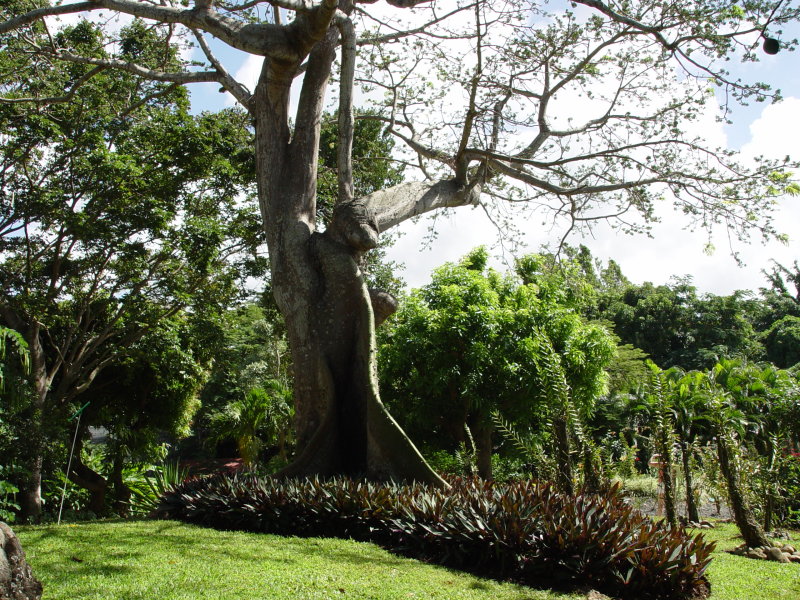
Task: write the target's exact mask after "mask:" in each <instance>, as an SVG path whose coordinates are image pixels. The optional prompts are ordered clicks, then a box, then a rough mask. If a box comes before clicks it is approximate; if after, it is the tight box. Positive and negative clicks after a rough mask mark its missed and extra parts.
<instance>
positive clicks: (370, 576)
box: [16, 521, 800, 600]
mask: <svg viewBox="0 0 800 600" xmlns="http://www.w3.org/2000/svg"><path fill="white" fill-rule="evenodd" d="M16 531H17V533H18V535H19V537H20V539H21V540H22V543H23V547H24V548H25V550H26V552H27V554H28V558H29V560H30V562H31V565H32V566H33V569H34V572H35V574H36V576H37V577H38V578H39V579H40V580H41V581H42V583H43V584H44V588H45V594H44V599H43V600H79V599H81V600H82V599H91V600H189V599H191V600H235V599H241V600H261V599H267V598H270V599H278V598H280V599H283V598H286V599H295V598H296V599H298V600H304V599H328V598H342V599H348V600H349V599H357V598H365V599H366V598H374V599H376V600H390V599H400V598H402V599H408V598H420V599H423V598H434V599H435V598H441V599H442V600H445V599H448V600H450V599H484V600H488V599H492V600H494V599H497V600H523V599H524V600H545V599H553V600H555V599H558V600H578V599H581V598H584V595H583V594H564V593H556V592H550V591H541V590H532V589H530V588H525V587H521V586H517V585H511V584H507V583H498V582H494V581H489V580H485V579H480V578H478V577H473V576H471V575H467V574H464V573H459V572H457V571H452V570H448V569H444V568H440V567H434V566H431V565H425V564H422V563H420V562H418V561H415V560H411V559H406V558H399V557H397V556H393V555H392V554H390V553H388V552H386V551H385V550H382V549H380V548H378V547H376V546H374V545H372V544H365V543H360V542H353V541H347V540H338V539H300V538H282V537H277V536H272V535H259V534H252V533H240V532H221V531H215V530H212V529H204V528H200V527H195V526H192V525H185V524H182V523H176V522H173V521H101V522H91V523H81V524H77V525H61V526H55V525H49V526H38V527H17V528H16ZM706 535H707V537H708V538H709V539H712V540H716V541H717V543H718V552H717V553H716V556H715V559H714V561H713V562H712V564H711V566H710V567H709V579H710V580H711V589H712V596H711V597H712V600H762V599H768V600H798V599H799V598H800V564H788V565H784V564H778V563H773V562H766V561H754V560H750V559H746V558H742V557H738V556H733V555H731V554H728V553H726V552H722V550H726V549H730V548H733V547H734V546H736V545H738V544H739V543H741V540H740V539H738V538H737V537H736V529H735V527H734V526H733V525H729V524H728V525H719V526H718V527H717V528H716V529H712V530H709V531H708V532H706ZM791 543H793V544H800V533H798V534H795V536H794V538H793V540H792V542H791Z"/></svg>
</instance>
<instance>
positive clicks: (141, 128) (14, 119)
mask: <svg viewBox="0 0 800 600" xmlns="http://www.w3.org/2000/svg"><path fill="white" fill-rule="evenodd" d="M120 34H121V36H122V41H123V50H122V53H123V56H125V57H126V58H127V59H128V60H141V61H148V62H157V63H159V64H161V63H166V64H169V63H170V62H174V56H172V55H170V56H166V57H165V56H161V55H160V54H158V52H157V51H160V50H161V48H160V46H157V45H154V44H153V37H152V35H151V34H150V33H148V32H147V31H146V30H145V29H144V28H143V26H142V25H141V24H140V23H133V24H131V25H130V26H128V27H125V28H123V29H122V30H121V32H120ZM32 35H33V36H36V37H32V38H30V41H31V43H34V42H36V41H38V42H42V41H44V40H47V39H52V40H53V43H54V44H59V45H64V46H71V47H76V48H79V49H80V51H81V52H83V53H85V54H86V55H89V56H94V57H102V56H105V51H104V49H103V35H102V32H101V31H100V30H99V28H97V27H95V26H93V25H91V24H90V23H88V22H85V21H84V22H81V23H78V24H76V25H75V26H72V27H69V28H66V29H64V30H62V31H60V32H58V34H57V35H53V36H52V38H49V37H48V36H47V35H46V34H45V32H43V31H42V30H41V28H40V29H39V30H37V31H35V32H34V33H32ZM12 46H13V42H11V43H10V44H9V46H6V47H5V52H3V53H2V55H0V64H2V65H3V67H4V68H9V69H11V70H12V72H13V71H14V69H16V68H18V67H19V65H18V64H15V62H14V61H15V59H16V58H18V57H17V56H16V55H15V54H14V53H13V51H12ZM154 52H155V53H156V56H154ZM29 62H30V61H29ZM34 63H35V61H33V63H31V64H32V66H34V67H36V68H41V67H42V65H41V64H39V65H36V64H34ZM81 80H83V83H82V84H81V85H79V86H78V87H76V88H75V89H74V93H72V95H71V96H70V94H69V93H68V94H67V95H68V96H69V97H70V101H63V102H57V101H53V102H52V103H51V104H50V105H48V103H45V105H43V106H41V107H37V109H36V110H26V107H25V105H24V104H20V103H13V102H5V103H2V104H0V127H2V129H3V132H4V135H3V137H2V139H0V185H1V186H2V188H1V189H2V191H1V192H0V196H1V197H2V210H0V253H1V254H0V322H2V323H3V324H4V325H6V326H10V327H13V328H14V329H16V330H17V331H19V332H20V333H21V334H22V335H23V336H24V338H25V340H26V342H27V344H28V347H29V349H30V355H31V375H30V378H31V383H32V388H33V394H32V398H31V400H30V403H29V405H28V406H27V407H26V409H25V417H26V419H27V421H28V423H29V424H30V427H31V431H30V435H28V436H27V437H28V443H27V444H26V445H25V447H24V450H23V453H24V454H25V456H24V457H23V466H24V468H25V469H26V471H27V473H28V475H27V476H26V478H25V480H24V481H22V482H21V485H20V486H19V487H20V499H21V501H20V504H21V506H22V510H23V513H24V514H25V515H28V516H37V515H38V514H39V513H40V510H41V489H40V488H41V479H42V464H43V449H44V446H45V445H46V442H47V441H52V440H53V439H54V437H56V436H58V435H59V433H61V435H63V437H64V441H65V442H66V437H67V436H66V434H65V433H64V432H63V431H60V429H61V426H63V424H64V422H65V419H64V417H65V416H68V415H69V414H70V413H72V412H73V411H74V408H75V406H74V404H75V403H77V402H78V400H77V398H78V396H79V395H80V394H82V393H84V392H85V391H86V390H88V389H89V387H90V386H91V385H92V384H93V383H94V381H95V379H96V378H97V377H98V375H99V374H100V373H102V371H103V370H104V369H105V368H107V367H109V366H112V365H115V364H117V365H118V364H119V363H120V361H121V360H122V358H123V357H124V355H125V353H127V352H129V351H130V350H131V349H132V348H133V347H134V346H135V344H136V342H138V341H140V340H141V339H142V338H143V337H144V336H145V335H146V334H147V332H148V331H150V330H153V329H155V328H157V327H158V326H159V325H160V324H163V323H165V322H166V321H167V320H169V319H170V318H172V317H174V316H175V315H178V314H180V313H181V312H183V311H187V310H191V311H192V312H193V314H194V317H193V318H194V319H195V320H200V319H206V320H208V321H211V320H213V313H214V312H215V311H218V310H219V309H220V305H221V304H224V303H225V301H226V299H229V298H232V297H234V296H237V295H238V294H239V293H240V289H239V288H240V285H239V281H240V280H241V278H242V274H243V272H246V271H248V269H249V267H250V266H252V265H253V261H252V260H251V259H250V256H251V255H252V253H253V252H255V249H256V248H257V246H258V244H259V240H260V239H263V236H262V234H261V230H260V227H259V225H258V222H257V217H256V215H255V214H254V208H255V207H254V206H253V205H252V203H251V205H250V210H249V211H248V210H246V209H245V204H244V203H242V202H241V200H240V193H241V192H242V190H243V189H244V188H245V187H246V182H247V181H248V180H249V178H248V176H247V175H248V174H249V173H252V150H251V146H250V134H249V132H248V129H247V127H246V123H247V118H246V116H245V115H243V114H242V112H241V111H226V112H224V113H220V114H217V115H213V116H212V115H202V116H198V117H194V116H192V115H190V114H189V113H188V103H187V100H186V93H185V90H184V89H182V88H178V87H175V86H169V85H163V84H154V85H144V84H142V82H141V81H139V80H138V79H136V78H135V77H133V76H129V75H125V76H123V77H120V76H119V75H118V74H115V73H113V72H110V71H104V70H102V69H98V68H96V67H87V66H84V65H71V66H70V68H67V69H63V70H52V69H51V70H49V71H46V72H44V71H41V72H39V73H38V76H37V77H31V78H29V79H26V80H24V81H18V82H16V84H15V86H14V89H15V90H16V93H24V94H28V95H36V94H39V93H41V94H46V95H47V96H48V97H49V98H51V99H52V98H53V95H54V94H57V93H62V94H63V90H64V89H65V88H70V86H75V85H77V83H78V82H80V81H81ZM61 99H62V100H64V98H61ZM137 107H138V109H139V110H136V109H137ZM234 259H235V260H234ZM256 262H257V261H256ZM201 313H202V314H201ZM198 329H203V330H208V329H209V328H207V327H198ZM209 350H210V348H202V349H201V351H202V352H207V351H209ZM207 358H208V357H205V359H207Z"/></svg>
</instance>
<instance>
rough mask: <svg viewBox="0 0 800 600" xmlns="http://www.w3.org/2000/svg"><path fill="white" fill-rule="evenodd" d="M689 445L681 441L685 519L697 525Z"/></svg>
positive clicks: (698, 513) (698, 514) (698, 515)
mask: <svg viewBox="0 0 800 600" xmlns="http://www.w3.org/2000/svg"><path fill="white" fill-rule="evenodd" d="M689 448H690V446H689V443H688V442H687V441H686V440H681V462H682V463H683V481H684V484H685V485H686V517H687V518H688V519H689V521H692V522H693V523H697V522H699V521H700V512H699V511H698V510H697V502H695V499H694V482H693V481H692V469H691V462H690V458H691V457H690V453H689Z"/></svg>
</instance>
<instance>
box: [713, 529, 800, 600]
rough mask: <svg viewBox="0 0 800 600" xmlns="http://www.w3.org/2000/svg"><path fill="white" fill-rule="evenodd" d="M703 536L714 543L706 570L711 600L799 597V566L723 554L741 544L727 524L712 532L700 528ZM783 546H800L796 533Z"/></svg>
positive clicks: (791, 599)
mask: <svg viewBox="0 0 800 600" xmlns="http://www.w3.org/2000/svg"><path fill="white" fill-rule="evenodd" d="M703 533H704V534H705V536H706V538H707V539H709V540H713V541H715V542H717V550H716V552H715V553H714V560H713V561H711V565H710V566H709V567H708V571H707V574H708V579H709V580H710V581H711V600H798V598H800V563H791V564H781V563H777V562H772V561H766V560H753V559H750V558H744V557H742V556H734V555H733V554H729V553H727V552H725V550H731V549H732V548H735V547H736V546H738V545H739V544H741V543H742V538H741V536H740V535H739V530H738V529H736V526H735V525H733V524H731V523H724V524H723V523H718V524H717V526H716V527H715V528H714V529H704V530H703ZM776 541H777V540H776ZM780 541H784V542H785V540H780ZM786 543H789V544H791V545H792V546H795V547H797V546H798V545H800V532H791V540H790V541H788V542H786Z"/></svg>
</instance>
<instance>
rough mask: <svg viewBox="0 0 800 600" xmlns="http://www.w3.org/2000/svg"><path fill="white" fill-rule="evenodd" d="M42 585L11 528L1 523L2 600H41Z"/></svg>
mask: <svg viewBox="0 0 800 600" xmlns="http://www.w3.org/2000/svg"><path fill="white" fill-rule="evenodd" d="M41 597H42V584H41V583H39V581H38V580H37V579H36V578H35V577H34V576H33V572H32V571H31V567H30V565H29V564H28V561H27V560H25V552H23V550H22V546H21V545H20V543H19V539H18V538H17V536H16V535H15V534H14V532H13V531H12V530H11V527H9V526H8V525H6V524H5V523H2V522H0V600H40V599H41Z"/></svg>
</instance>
